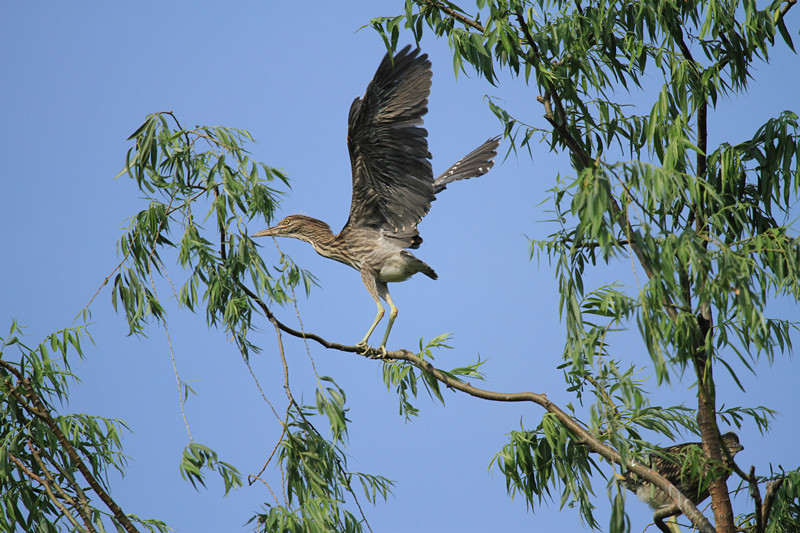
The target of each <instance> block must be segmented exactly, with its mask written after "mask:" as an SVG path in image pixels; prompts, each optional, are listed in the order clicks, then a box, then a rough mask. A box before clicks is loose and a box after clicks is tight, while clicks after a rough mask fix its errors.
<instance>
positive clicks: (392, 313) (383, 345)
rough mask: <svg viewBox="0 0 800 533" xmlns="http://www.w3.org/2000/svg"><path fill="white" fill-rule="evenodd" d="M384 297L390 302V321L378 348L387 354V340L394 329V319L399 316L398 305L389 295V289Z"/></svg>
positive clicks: (383, 353)
mask: <svg viewBox="0 0 800 533" xmlns="http://www.w3.org/2000/svg"><path fill="white" fill-rule="evenodd" d="M384 299H385V300H386V303H387V304H389V323H388V324H386V333H384V334H383V340H382V341H381V345H380V347H379V348H378V350H380V351H381V355H386V341H387V340H388V339H389V332H390V331H392V324H394V319H395V318H397V307H395V305H394V302H393V301H392V297H391V296H389V292H388V291H387V292H386V294H385V295H384Z"/></svg>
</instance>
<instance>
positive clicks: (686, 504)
mask: <svg viewBox="0 0 800 533" xmlns="http://www.w3.org/2000/svg"><path fill="white" fill-rule="evenodd" d="M237 283H238V284H239V286H240V287H241V288H242V290H243V291H244V292H245V293H246V294H247V295H248V296H249V297H250V298H251V299H252V300H253V302H255V303H256V305H257V306H258V307H260V308H261V310H262V311H263V312H264V314H265V316H266V317H267V319H268V320H269V321H270V322H272V324H273V325H274V326H275V327H276V329H277V330H279V331H283V332H285V333H288V334H289V335H292V336H294V337H298V338H301V339H310V340H313V341H316V342H317V343H319V344H320V345H322V346H323V347H325V348H328V349H333V350H339V351H342V352H351V353H358V354H360V355H363V356H364V357H369V358H371V359H383V360H392V361H406V362H408V363H411V364H412V365H414V366H416V367H417V368H419V369H420V370H422V371H423V372H425V373H427V374H429V375H431V376H433V377H434V378H436V380H438V381H439V382H441V383H442V384H443V385H445V386H446V387H448V388H450V389H454V390H458V391H461V392H463V393H465V394H468V395H469V396H473V397H475V398H480V399H483V400H489V401H494V402H531V403H535V404H537V405H539V406H540V407H542V408H543V409H544V410H545V411H547V412H548V413H551V414H553V415H554V416H555V417H556V418H557V419H558V420H559V422H561V424H563V425H564V427H566V428H567V429H569V430H570V431H571V432H572V433H573V434H574V435H575V437H576V439H577V441H578V443H580V444H583V445H584V446H586V447H587V448H588V449H589V450H591V451H592V452H594V453H597V454H599V455H600V456H602V457H603V458H605V459H606V460H608V461H610V462H613V463H616V464H618V465H620V466H623V467H626V468H628V470H630V471H631V472H633V473H634V474H636V475H637V476H640V477H641V478H643V479H646V480H647V481H649V482H650V483H652V484H653V485H654V486H656V487H658V488H659V489H661V490H662V491H664V493H665V494H667V495H669V497H670V498H672V500H673V501H674V502H675V504H676V505H677V507H678V508H679V509H680V511H681V513H683V514H684V515H685V516H686V517H687V518H688V519H689V520H691V521H692V523H693V524H694V525H695V526H696V527H697V528H698V529H699V530H700V531H701V532H703V533H714V528H713V526H712V525H711V523H710V522H709V521H708V519H707V518H706V517H705V516H703V514H702V513H701V512H700V511H699V510H698V509H697V507H696V506H695V505H694V504H693V503H692V502H691V501H690V500H689V499H688V498H686V497H685V496H684V495H683V494H681V493H680V492H679V491H678V489H676V488H675V486H674V485H672V484H671V483H670V482H669V481H667V480H666V479H665V478H664V477H662V476H661V475H659V474H658V473H656V472H655V471H653V470H651V469H650V468H648V467H646V466H644V465H642V464H640V463H637V462H635V461H632V462H630V463H629V464H624V463H623V461H622V458H621V457H620V455H619V452H617V451H616V450H615V449H614V448H611V447H610V446H608V445H606V444H604V443H602V442H601V441H599V440H597V439H596V438H595V437H594V436H593V435H592V434H591V433H590V432H589V431H588V430H586V429H585V428H584V427H583V426H582V425H581V424H580V423H578V421H576V420H575V419H574V418H572V417H571V416H570V415H569V414H567V413H566V412H565V411H564V410H563V409H561V408H560V407H559V406H558V405H556V404H554V403H553V402H551V401H550V400H548V399H547V396H546V395H545V394H538V393H535V392H497V391H490V390H486V389H481V388H478V387H474V386H473V385H471V384H470V383H465V382H463V381H460V380H457V379H454V378H452V377H450V376H449V375H448V374H446V373H444V372H442V371H441V370H439V369H437V368H436V367H434V366H433V365H432V364H431V363H430V362H429V361H426V360H424V359H422V358H420V357H418V356H417V355H415V354H413V353H412V352H410V351H408V350H404V349H400V350H394V351H391V352H386V354H385V355H382V354H381V352H380V351H379V350H376V349H374V348H367V349H366V350H363V349H361V348H358V347H356V346H346V345H343V344H338V343H334V342H329V341H327V340H325V339H323V338H322V337H320V336H319V335H315V334H313V333H307V332H304V331H297V330H294V329H292V328H290V327H288V326H286V325H285V324H283V323H282V322H280V321H279V320H278V319H277V318H276V317H275V315H274V314H273V313H272V311H271V310H270V309H269V307H268V306H267V305H266V304H265V303H264V302H263V301H262V300H261V299H260V298H259V297H258V295H256V294H255V293H254V292H253V291H252V290H250V289H249V288H247V287H246V286H245V285H243V284H242V283H241V282H238V281H237Z"/></svg>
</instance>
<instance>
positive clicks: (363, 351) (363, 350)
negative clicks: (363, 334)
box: [356, 340, 372, 355]
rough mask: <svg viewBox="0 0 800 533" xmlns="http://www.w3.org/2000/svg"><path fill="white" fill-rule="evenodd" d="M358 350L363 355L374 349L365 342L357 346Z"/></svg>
mask: <svg viewBox="0 0 800 533" xmlns="http://www.w3.org/2000/svg"><path fill="white" fill-rule="evenodd" d="M356 348H358V351H359V353H360V354H363V355H366V354H368V353H369V351H370V350H372V348H370V347H369V344H368V343H367V341H365V340H363V341H361V342H359V343H358V344H356Z"/></svg>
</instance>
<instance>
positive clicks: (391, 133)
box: [342, 47, 434, 239]
mask: <svg viewBox="0 0 800 533" xmlns="http://www.w3.org/2000/svg"><path fill="white" fill-rule="evenodd" d="M430 88H431V63H430V61H428V56H427V55H426V54H422V55H420V54H419V50H418V49H416V50H411V48H410V47H406V48H404V49H403V50H402V51H400V52H399V53H398V54H397V55H396V56H395V57H394V60H392V58H391V57H389V55H388V54H387V55H386V56H385V57H384V58H383V61H382V62H381V64H380V66H379V67H378V71H377V72H376V73H375V76H374V77H373V79H372V81H371V82H370V84H369V86H368V87H367V91H366V93H364V97H363V98H356V99H355V101H354V102H353V105H352V107H351V108H350V117H349V120H348V129H347V145H348V148H349V150H350V163H351V165H352V170H353V201H352V204H351V206H350V217H349V219H348V221H347V224H345V227H344V229H343V230H342V231H343V232H344V231H346V230H348V229H353V228H356V227H371V228H375V229H381V230H383V231H384V232H386V233H387V234H392V235H393V236H396V237H398V238H412V239H413V238H414V237H416V235H417V231H416V225H417V224H418V223H419V221H420V220H422V217H424V216H425V215H426V214H427V213H428V210H429V209H430V207H431V202H432V201H433V199H434V194H433V172H432V170H431V164H430V161H429V159H430V157H431V155H430V153H429V152H428V141H427V135H428V133H427V131H425V128H423V127H421V125H422V122H423V121H422V117H423V115H425V113H426V112H427V110H428V109H427V105H428V95H429V94H430Z"/></svg>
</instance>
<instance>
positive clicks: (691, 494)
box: [627, 431, 744, 527]
mask: <svg viewBox="0 0 800 533" xmlns="http://www.w3.org/2000/svg"><path fill="white" fill-rule="evenodd" d="M722 444H723V445H724V446H725V448H727V450H728V454H729V455H730V457H731V459H732V458H733V456H734V455H736V454H737V453H739V452H740V451H742V450H744V446H742V445H741V444H739V437H737V436H736V433H733V432H732V431H729V432H728V433H725V434H724V435H722ZM690 465H691V466H694V467H695V468H691V466H690ZM698 467H699V469H700V471H702V472H704V473H705V474H704V475H702V476H701V475H698ZM731 467H732V465H731V461H730V459H728V456H727V455H725V453H724V452H723V457H722V465H721V468H720V467H719V465H718V466H717V468H716V469H714V467H713V466H711V465H710V460H709V459H708V457H707V456H706V455H705V454H704V453H703V444H702V443H700V442H686V443H683V444H677V445H675V446H669V447H667V448H662V449H660V450H658V451H657V452H654V453H653V454H651V455H650V468H652V469H653V470H655V471H656V472H658V473H659V474H661V475H662V476H663V477H665V478H666V479H667V480H668V481H669V482H670V483H672V484H673V485H674V486H675V488H676V489H678V491H680V492H681V494H683V495H684V496H686V497H687V498H688V499H689V500H690V501H691V502H692V503H694V504H695V505H697V504H699V503H700V502H702V501H703V500H705V499H706V498H708V494H709V493H708V483H707V482H706V480H704V479H703V478H704V477H705V476H706V475H708V474H709V472H710V471H711V470H712V469H713V470H715V471H716V472H715V475H716V476H717V477H719V476H723V477H724V478H725V479H727V478H728V476H729V475H730V474H731ZM627 479H628V485H629V487H630V488H631V489H632V490H634V491H635V492H636V495H637V496H638V497H639V499H641V500H642V501H644V502H646V503H647V504H648V505H650V507H652V508H653V509H656V510H661V509H666V508H668V507H671V506H672V504H673V501H672V498H670V497H669V496H668V495H667V494H666V493H665V492H664V491H662V490H661V489H659V488H656V487H654V486H652V485H651V484H650V483H648V482H647V481H644V480H632V479H630V478H627ZM659 527H660V526H659Z"/></svg>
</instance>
